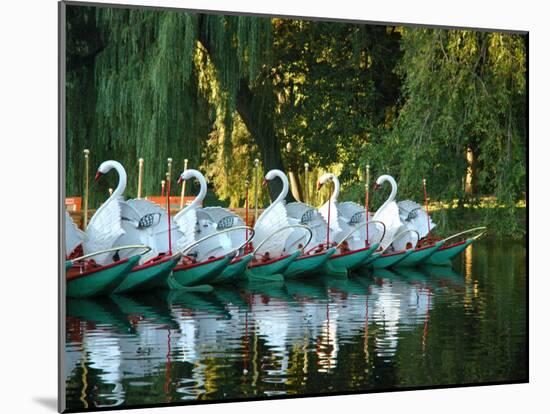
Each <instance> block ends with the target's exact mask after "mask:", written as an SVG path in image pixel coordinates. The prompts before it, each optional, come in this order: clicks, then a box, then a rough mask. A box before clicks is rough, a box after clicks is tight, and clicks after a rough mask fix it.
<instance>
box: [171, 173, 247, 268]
mask: <svg viewBox="0 0 550 414" xmlns="http://www.w3.org/2000/svg"><path fill="white" fill-rule="evenodd" d="M191 178H195V179H197V180H198V182H199V184H200V191H199V194H198V195H197V197H196V198H195V200H193V202H192V203H191V204H190V205H189V206H187V207H185V208H183V209H182V210H181V211H180V212H179V213H178V214H176V216H175V217H174V220H175V222H176V224H177V226H178V229H179V235H180V237H179V238H178V240H177V241H176V244H175V246H176V250H177V251H181V250H182V249H185V247H187V246H190V245H191V244H193V243H194V242H196V241H197V240H199V239H202V238H204V237H206V236H209V235H211V234H215V233H217V232H219V231H222V230H225V229H228V228H231V227H237V226H244V225H245V223H244V221H243V220H242V219H241V218H240V217H239V216H237V215H236V214H234V213H232V212H231V211H229V210H227V209H225V208H223V207H204V208H201V207H200V206H201V205H202V202H203V200H204V198H205V197H206V192H207V184H206V179H205V178H204V175H203V174H202V173H201V172H200V171H197V170H194V169H188V170H185V171H184V172H183V173H182V174H181V176H180V178H179V180H178V182H179V183H181V181H183V180H189V179H191ZM246 239H247V234H246V230H245V229H242V230H235V231H231V232H227V233H221V234H220V235H219V236H218V237H212V238H210V239H207V240H205V241H204V242H201V243H200V244H198V245H197V246H195V247H194V248H192V250H191V251H190V252H186V253H187V254H189V255H192V256H196V259H197V260H198V261H202V260H205V259H208V258H210V257H220V256H224V255H226V254H228V253H230V252H234V251H235V249H236V248H237V247H239V246H242V245H243V243H244V242H245V241H246Z"/></svg>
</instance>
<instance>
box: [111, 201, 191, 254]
mask: <svg viewBox="0 0 550 414" xmlns="http://www.w3.org/2000/svg"><path fill="white" fill-rule="evenodd" d="M120 205H121V217H122V227H123V229H124V231H125V232H126V234H125V235H124V236H122V239H124V244H126V245H128V244H144V245H146V246H149V247H150V248H151V250H150V251H149V252H148V253H147V254H146V255H144V256H143V257H142V259H141V261H142V262H145V261H147V260H148V259H150V258H153V257H156V256H158V255H159V254H161V253H167V252H168V251H169V246H168V228H169V226H168V213H167V212H166V210H165V209H163V208H162V207H160V206H159V205H158V204H156V203H153V202H151V201H148V200H144V199H133V200H127V201H125V202H122V203H120ZM170 229H171V232H172V234H171V238H172V243H175V242H176V241H177V240H178V239H179V237H180V236H181V233H180V232H179V231H178V227H177V225H176V223H175V222H174V220H173V219H172V218H170ZM119 243H122V241H119ZM132 253H133V252H131V251H128V253H125V255H131V254H132ZM121 254H122V252H121Z"/></svg>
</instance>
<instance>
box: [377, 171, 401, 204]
mask: <svg viewBox="0 0 550 414" xmlns="http://www.w3.org/2000/svg"><path fill="white" fill-rule="evenodd" d="M384 181H388V182H389V183H390V185H391V192H390V195H389V197H388V199H387V200H386V201H385V202H384V204H382V206H381V207H380V209H379V210H380V211H382V210H383V209H384V208H386V206H387V205H388V204H390V203H391V202H392V201H394V200H395V196H396V195H397V183H396V182H395V179H394V178H393V177H391V176H389V175H388V176H385V177H384Z"/></svg>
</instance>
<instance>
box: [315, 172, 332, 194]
mask: <svg viewBox="0 0 550 414" xmlns="http://www.w3.org/2000/svg"><path fill="white" fill-rule="evenodd" d="M329 180H330V181H334V174H332V173H325V174H323V175H322V176H320V177H319V179H318V180H317V190H319V189H320V188H321V186H322V185H323V184H324V183H326V182H327V181H329Z"/></svg>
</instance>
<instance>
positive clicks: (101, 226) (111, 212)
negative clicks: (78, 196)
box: [83, 197, 124, 264]
mask: <svg viewBox="0 0 550 414" xmlns="http://www.w3.org/2000/svg"><path fill="white" fill-rule="evenodd" d="M121 201H122V197H116V198H111V199H109V200H107V201H106V202H105V203H104V204H103V205H102V206H101V207H100V208H99V209H98V211H97V212H96V213H95V214H94V215H93V217H92V219H91V220H90V223H89V224H88V227H87V228H86V235H87V236H88V240H87V241H84V244H83V246H84V254H90V253H94V252H97V251H99V250H105V249H109V248H111V247H113V246H116V245H117V240H118V238H119V237H120V236H122V235H123V234H124V230H123V229H122V224H121V208H120V202H121ZM112 256H113V253H112V252H111V253H104V254H100V255H97V256H95V257H94V260H95V261H96V262H97V263H99V264H107V263H110V262H112Z"/></svg>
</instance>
